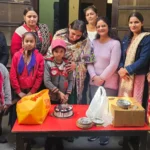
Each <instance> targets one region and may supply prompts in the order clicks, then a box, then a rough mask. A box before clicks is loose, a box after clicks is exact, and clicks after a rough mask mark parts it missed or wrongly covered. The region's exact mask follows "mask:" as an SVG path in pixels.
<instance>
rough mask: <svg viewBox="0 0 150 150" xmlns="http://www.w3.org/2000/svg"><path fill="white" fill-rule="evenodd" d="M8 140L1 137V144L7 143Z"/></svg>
mask: <svg viewBox="0 0 150 150" xmlns="http://www.w3.org/2000/svg"><path fill="white" fill-rule="evenodd" d="M7 142H8V141H7V139H6V138H5V137H3V136H0V143H7Z"/></svg>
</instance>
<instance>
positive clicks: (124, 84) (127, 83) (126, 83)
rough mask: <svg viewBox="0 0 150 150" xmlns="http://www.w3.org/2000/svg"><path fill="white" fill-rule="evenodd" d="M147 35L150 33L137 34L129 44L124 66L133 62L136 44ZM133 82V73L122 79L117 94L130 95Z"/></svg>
mask: <svg viewBox="0 0 150 150" xmlns="http://www.w3.org/2000/svg"><path fill="white" fill-rule="evenodd" d="M147 35H150V33H148V32H143V33H141V34H139V35H138V36H137V37H136V39H135V40H134V41H133V42H132V43H131V44H130V46H129V48H128V52H127V56H126V60H125V65H124V67H126V66H128V65H131V64H133V63H134V61H135V55H136V51H137V48H138V45H139V43H140V42H141V40H142V39H143V38H144V37H145V36H147ZM133 83H134V75H130V79H129V80H124V79H122V80H121V82H120V87H119V94H118V95H119V96H125V97H129V96H132V93H133V85H134V84H133Z"/></svg>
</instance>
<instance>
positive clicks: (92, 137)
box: [88, 136, 99, 142]
mask: <svg viewBox="0 0 150 150" xmlns="http://www.w3.org/2000/svg"><path fill="white" fill-rule="evenodd" d="M98 138H99V137H98V136H91V137H89V138H88V141H89V142H93V141H96V140H97V139H98Z"/></svg>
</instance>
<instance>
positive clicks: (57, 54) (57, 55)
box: [53, 47, 65, 61]
mask: <svg viewBox="0 0 150 150" xmlns="http://www.w3.org/2000/svg"><path fill="white" fill-rule="evenodd" d="M53 56H54V58H55V59H56V61H62V58H63V57H64V56H65V50H64V48H62V47H57V48H56V49H55V50H53Z"/></svg>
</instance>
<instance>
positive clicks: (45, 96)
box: [16, 89, 51, 124]
mask: <svg viewBox="0 0 150 150" xmlns="http://www.w3.org/2000/svg"><path fill="white" fill-rule="evenodd" d="M50 106H51V104H50V97H49V90H48V89H45V90H42V91H40V92H39V93H35V94H32V95H29V96H25V97H23V98H22V99H21V100H20V101H18V103H17V109H16V111H17V118H18V123H19V124H42V123H43V121H44V120H45V118H46V116H47V114H48V112H49V110H50Z"/></svg>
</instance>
